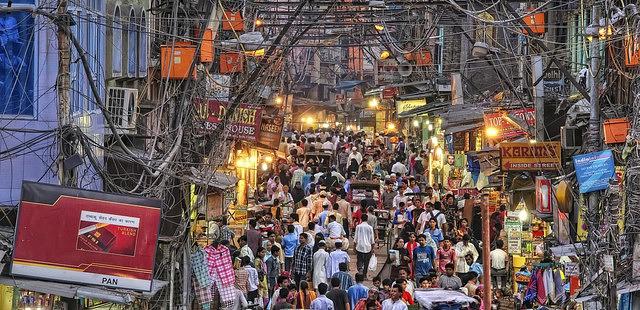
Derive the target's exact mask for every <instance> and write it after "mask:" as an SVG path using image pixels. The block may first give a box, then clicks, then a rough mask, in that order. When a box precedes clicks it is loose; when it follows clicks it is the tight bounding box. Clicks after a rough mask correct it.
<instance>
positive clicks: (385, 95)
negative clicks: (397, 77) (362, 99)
mask: <svg viewBox="0 0 640 310" xmlns="http://www.w3.org/2000/svg"><path fill="white" fill-rule="evenodd" d="M397 93H398V88H396V87H387V88H384V89H382V99H393V97H395V96H396V94H397Z"/></svg>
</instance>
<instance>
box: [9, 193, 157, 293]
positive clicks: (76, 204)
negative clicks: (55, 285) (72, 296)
mask: <svg viewBox="0 0 640 310" xmlns="http://www.w3.org/2000/svg"><path fill="white" fill-rule="evenodd" d="M161 207H162V202H161V201H159V200H156V199H148V198H143V197H138V196H124V195H116V194H110V193H104V192H97V191H87V190H81V189H77V188H67V187H62V186H57V185H51V184H41V183H34V182H26V181H25V182H23V183H22V201H21V204H20V212H18V219H17V225H16V237H15V244H14V247H13V262H12V266H11V274H12V275H14V276H25V277H34V278H40V279H48V280H53V281H62V282H73V283H81V284H89V285H100V286H108V287H114V288H121V289H132V290H137V291H150V290H151V282H152V280H153V267H154V263H155V262H154V260H155V254H156V243H157V240H158V231H159V228H160V213H161V212H160V211H161Z"/></svg>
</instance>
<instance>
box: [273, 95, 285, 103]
mask: <svg viewBox="0 0 640 310" xmlns="http://www.w3.org/2000/svg"><path fill="white" fill-rule="evenodd" d="M274 102H275V103H276V105H282V103H283V102H284V99H283V98H282V96H276V98H275V99H274Z"/></svg>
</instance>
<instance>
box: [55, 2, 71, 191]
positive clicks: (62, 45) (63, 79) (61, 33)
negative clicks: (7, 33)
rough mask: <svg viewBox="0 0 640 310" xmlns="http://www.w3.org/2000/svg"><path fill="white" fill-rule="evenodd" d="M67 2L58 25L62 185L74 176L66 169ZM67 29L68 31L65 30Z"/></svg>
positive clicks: (60, 4)
mask: <svg viewBox="0 0 640 310" xmlns="http://www.w3.org/2000/svg"><path fill="white" fill-rule="evenodd" d="M67 6H68V4H67V0H58V10H57V15H58V18H59V19H60V20H61V21H62V22H61V23H60V24H59V25H58V58H59V62H58V81H57V85H56V88H57V95H58V123H59V124H58V128H60V146H59V149H58V151H59V154H58V160H59V162H58V177H59V181H60V184H62V185H71V183H72V180H71V179H72V178H73V174H72V173H71V172H70V171H69V170H67V169H65V166H64V160H65V159H66V158H67V157H68V156H69V155H71V154H70V153H71V152H70V145H69V144H70V143H69V140H68V138H69V135H68V132H67V130H66V129H68V128H67V126H68V125H69V123H70V117H71V109H70V106H71V100H70V98H69V89H70V85H71V77H70V74H69V66H70V64H71V49H70V44H69V37H68V36H67V33H68V31H69V15H68V14H67ZM65 28H66V29H65Z"/></svg>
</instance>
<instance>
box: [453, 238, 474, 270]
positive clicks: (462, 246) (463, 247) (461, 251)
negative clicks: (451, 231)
mask: <svg viewBox="0 0 640 310" xmlns="http://www.w3.org/2000/svg"><path fill="white" fill-rule="evenodd" d="M470 240H471V237H469V235H467V234H465V235H464V236H462V241H460V242H458V243H456V245H455V246H453V248H454V249H455V250H456V257H459V258H460V257H466V256H467V255H468V254H471V255H472V256H473V261H472V262H475V261H476V260H477V259H478V256H480V255H479V254H478V250H476V247H475V246H474V245H473V243H471V242H469V241H470ZM469 266H470V264H469V265H467V262H466V260H464V259H458V260H457V266H456V271H457V272H462V273H465V272H469Z"/></svg>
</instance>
